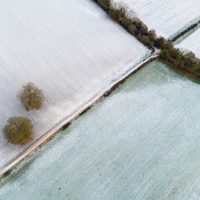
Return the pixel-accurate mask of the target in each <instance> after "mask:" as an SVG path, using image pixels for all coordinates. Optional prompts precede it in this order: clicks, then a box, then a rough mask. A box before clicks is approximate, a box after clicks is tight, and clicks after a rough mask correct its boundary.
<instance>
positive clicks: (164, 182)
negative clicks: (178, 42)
mask: <svg viewBox="0 0 200 200" xmlns="http://www.w3.org/2000/svg"><path fill="white" fill-rule="evenodd" d="M199 99H200V91H199V84H198V83H196V82H193V81H191V80H189V79H188V78H186V77H185V76H181V75H179V74H178V73H176V72H174V71H173V70H172V69H170V68H168V67H167V66H166V65H164V64H162V63H161V62H158V61H155V62H153V63H151V64H149V65H148V66H145V67H144V68H143V69H142V70H140V71H138V72H137V73H136V74H135V75H133V76H132V77H131V78H129V79H128V80H127V81H126V82H125V83H124V84H123V85H122V86H120V87H119V88H118V89H117V90H116V91H115V92H113V93H112V94H111V96H109V97H107V98H106V99H104V100H103V101H102V102H100V103H98V104H97V105H95V106H94V107H93V108H92V109H91V110H89V111H88V112H87V113H86V114H85V115H83V116H81V117H80V118H79V119H77V120H76V121H74V123H73V124H72V125H71V126H70V127H69V128H68V129H67V130H65V131H64V132H61V133H60V134H58V135H57V136H56V137H55V138H54V139H53V140H52V141H50V142H49V143H48V144H46V145H45V146H44V147H42V149H41V150H39V151H37V152H36V153H35V154H34V155H32V156H31V157H29V158H28V159H26V160H25V161H24V162H23V163H21V164H20V165H19V166H18V167H17V168H16V169H15V170H14V171H13V172H12V173H11V175H10V176H8V177H7V178H5V179H4V180H2V182H1V186H2V187H1V190H0V199H9V200H12V199H13V200H14V199H27V200H28V199H52V200H54V199H87V200H91V199H92V200H98V199H100V200H102V199H117V200H118V199H123V200H124V199H131V200H132V199H137V200H149V199H156V200H157V199H173V200H174V199H179V200H195V199H199V198H200V188H199V182H200V175H199V174H200V168H199V165H200V145H199V143H200V134H199V132H200V124H199V115H200V104H199Z"/></svg>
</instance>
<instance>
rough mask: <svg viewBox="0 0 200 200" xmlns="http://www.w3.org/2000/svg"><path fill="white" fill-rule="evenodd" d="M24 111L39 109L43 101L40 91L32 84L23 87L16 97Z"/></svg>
mask: <svg viewBox="0 0 200 200" xmlns="http://www.w3.org/2000/svg"><path fill="white" fill-rule="evenodd" d="M17 96H18V97H19V98H20V101H21V102H22V104H23V105H24V107H25V109H26V110H31V109H40V108H41V106H42V102H43V100H44V95H43V92H42V90H40V89H38V88H37V87H36V86H35V85H34V84H33V83H27V84H26V85H23V89H22V90H21V91H19V94H18V95H17Z"/></svg>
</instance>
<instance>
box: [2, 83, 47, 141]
mask: <svg viewBox="0 0 200 200" xmlns="http://www.w3.org/2000/svg"><path fill="white" fill-rule="evenodd" d="M17 97H18V98H19V99H20V101H21V102H22V104H23V105H24V107H25V109H26V110H27V111H29V110H31V109H39V108H41V106H42V103H43V100H44V95H43V92H42V90H40V89H39V88H37V87H36V86H35V85H34V84H33V83H28V84H26V85H24V86H23V88H22V90H20V91H19V93H18V94H17ZM3 133H4V135H5V137H6V139H7V140H8V141H9V142H11V143H14V144H24V143H26V142H28V141H30V140H31V139H32V135H33V125H32V122H31V120H30V119H28V118H25V117H21V116H14V117H10V118H9V119H8V120H7V124H6V125H5V127H4V128H3Z"/></svg>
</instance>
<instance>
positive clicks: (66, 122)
mask: <svg viewBox="0 0 200 200" xmlns="http://www.w3.org/2000/svg"><path fill="white" fill-rule="evenodd" d="M199 23H200V21H198V22H197V23H194V24H192V25H191V26H190V27H188V28H187V29H185V30H184V31H182V32H181V33H179V34H178V35H177V36H175V37H173V38H172V39H171V40H172V41H173V42H175V41H176V40H178V39H179V38H180V37H181V36H183V35H184V34H186V33H187V32H189V31H191V30H192V29H194V28H195V27H196V26H198V24H199ZM150 50H151V55H150V56H149V57H148V58H147V59H145V60H144V61H142V62H141V63H139V64H138V65H137V66H135V67H134V68H133V69H132V70H130V71H129V72H128V73H126V74H125V75H123V76H122V77H121V78H120V79H119V80H117V81H115V82H114V83H113V84H112V85H110V86H108V87H107V88H106V89H104V90H103V91H102V92H100V93H99V94H98V95H96V96H94V97H93V98H92V99H91V100H90V101H88V102H87V103H86V104H85V105H84V106H82V107H81V108H80V109H79V110H77V111H75V112H74V113H73V114H71V115H70V116H69V117H67V118H66V119H64V120H63V121H62V122H61V123H59V124H57V125H56V126H54V127H53V128H52V129H51V130H50V131H49V132H48V133H46V134H45V135H43V136H42V137H40V138H39V139H38V140H36V141H35V142H34V143H33V144H31V145H30V146H29V147H28V148H26V149H25V150H24V151H23V152H22V153H21V154H19V155H18V156H17V157H16V158H14V159H13V160H12V161H11V162H9V163H8V164H6V165H5V166H3V167H2V168H1V169H0V179H1V178H3V177H5V176H7V175H9V173H10V172H11V171H12V169H13V168H14V167H15V166H16V165H17V164H19V163H20V162H21V161H22V160H23V159H25V158H26V157H27V156H29V155H30V154H31V153H33V152H34V151H35V150H37V149H38V148H39V147H40V146H41V145H43V144H45V143H46V142H47V141H48V140H50V139H51V138H52V137H53V136H54V135H55V134H56V133H57V132H58V131H60V130H63V129H65V128H66V127H68V125H69V124H70V122H71V121H72V120H73V119H75V118H76V117H78V116H80V115H82V114H84V113H85V112H86V111H87V110H88V109H89V108H91V107H92V105H93V104H94V103H95V102H96V101H97V100H99V99H100V98H102V97H107V96H109V95H110V94H111V92H112V91H114V90H115V89H116V88H117V87H119V86H120V85H121V84H122V83H124V82H125V81H126V79H127V78H129V77H130V76H132V75H133V74H135V73H136V72H137V71H138V70H140V69H141V68H143V67H144V66H145V65H147V64H149V63H150V62H152V61H154V60H156V59H157V57H158V55H159V50H157V49H154V48H151V49H150Z"/></svg>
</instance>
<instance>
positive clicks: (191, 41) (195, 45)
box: [176, 28, 200, 58]
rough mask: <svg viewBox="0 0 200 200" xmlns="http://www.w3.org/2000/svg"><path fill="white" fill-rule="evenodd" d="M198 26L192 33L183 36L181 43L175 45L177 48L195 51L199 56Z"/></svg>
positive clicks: (199, 33) (199, 32)
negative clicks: (185, 36)
mask: <svg viewBox="0 0 200 200" xmlns="http://www.w3.org/2000/svg"><path fill="white" fill-rule="evenodd" d="M199 36H200V28H199V29H197V30H196V31H195V32H194V33H192V34H191V35H189V36H188V37H187V38H185V39H184V40H183V41H182V42H181V43H179V44H178V45H176V47H177V48H181V49H183V50H189V51H192V52H194V53H195V55H196V56H197V57H198V58H200V37H199Z"/></svg>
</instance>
